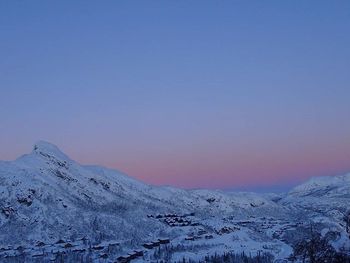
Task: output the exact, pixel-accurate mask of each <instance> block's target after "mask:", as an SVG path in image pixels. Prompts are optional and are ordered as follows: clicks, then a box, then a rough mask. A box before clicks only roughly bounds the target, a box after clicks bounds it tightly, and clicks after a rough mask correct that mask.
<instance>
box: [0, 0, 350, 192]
mask: <svg viewBox="0 0 350 263" xmlns="http://www.w3.org/2000/svg"><path fill="white" fill-rule="evenodd" d="M0 31H1V35H0V57H1V60H0V91H1V96H0V120H1V133H0V135H1V136H0V144H1V146H2V147H1V149H0V159H5V160H8V159H14V158H15V157H16V156H18V155H20V154H21V153H24V152H28V151H29V150H30V148H31V146H32V144H33V143H34V142H35V141H37V140H40V139H44V140H48V141H51V142H53V143H55V144H57V145H58V146H60V147H61V148H62V149H63V150H65V151H66V152H67V153H68V154H69V155H71V156H72V157H73V158H74V159H77V160H78V161H80V162H82V163H99V164H103V165H106V166H109V167H115V168H119V169H121V170H124V171H125V172H127V173H129V174H130V175H132V176H135V177H137V178H139V179H142V180H144V181H146V182H149V183H154V184H172V185H176V186H182V187H218V188H224V187H227V188H228V187H242V186H243V187H246V186H249V187H250V186H252V187H256V186H260V185H266V184H273V185H276V184H283V185H284V184H287V185H289V184H294V183H296V182H299V181H302V180H305V179H306V178H308V177H310V176H314V175H332V174H337V173H342V172H345V171H347V170H350V163H349V157H350V122H349V121H348V119H349V118H348V116H349V113H350V104H349V98H350V88H349V83H350V74H349V69H350V49H349V46H350V34H349V31H350V2H349V1H336V2H333V1H103V2H100V1H74V2H73V1H59V2H53V1H50V2H48V1H35V2H29V1H28V2H24V1H2V2H1V3H0Z"/></svg>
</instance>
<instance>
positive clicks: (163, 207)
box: [0, 142, 350, 262]
mask: <svg viewBox="0 0 350 263" xmlns="http://www.w3.org/2000/svg"><path fill="white" fill-rule="evenodd" d="M349 194H350V175H344V176H337V177H326V178H314V179H312V180H310V181H309V182H306V183H305V184H302V185H300V186H298V187H296V188H294V189H293V190H292V191H291V192H289V193H288V194H286V195H281V197H280V198H268V197H267V195H260V194H255V193H239V192H222V191H209V190H191V191H189V190H188V191H187V190H182V189H177V188H173V187H154V186H150V185H147V184H145V183H143V182H140V181H138V180H135V179H132V178H131V177H128V176H127V175H124V174H122V173H120V172H118V171H115V170H112V169H108V168H104V167H99V166H86V165H80V164H79V163H77V162H75V161H73V160H72V159H70V158H69V157H68V156H67V155H66V154H64V153H62V152H61V151H60V150H59V149H58V148H57V147H56V146H55V145H52V144H50V143H47V142H38V143H36V144H35V146H34V149H33V151H32V152H31V153H29V154H26V155H23V156H21V157H20V158H18V159H17V160H15V161H10V162H3V161H1V162H0V245H1V246H8V245H12V246H18V245H21V246H24V247H28V246H29V247H30V246H32V247H35V246H36V244H37V243H38V242H43V243H45V244H55V242H57V240H59V239H63V240H70V242H75V241H76V240H79V239H81V238H82V237H85V238H86V239H87V240H89V244H90V247H91V245H93V244H102V243H103V242H112V241H113V242H115V241H117V242H118V243H120V244H121V245H120V248H119V250H116V251H115V253H116V254H115V256H117V255H118V254H122V253H125V252H127V251H128V250H132V249H139V248H140V247H141V248H142V244H144V243H145V242H150V241H154V240H157V239H158V238H165V237H166V238H169V239H170V240H172V242H171V244H172V245H174V246H175V245H177V244H181V246H184V244H185V246H188V247H191V249H195V250H196V251H197V252H196V253H194V254H193V253H192V254H191V253H190V252H188V251H187V252H186V253H189V255H191V258H198V259H200V258H202V257H203V256H204V255H207V254H208V253H209V254H210V253H216V252H218V253H221V252H222V253H223V252H225V251H250V252H253V253H258V252H259V251H265V252H269V253H272V254H274V255H275V257H276V258H284V257H286V256H288V255H289V254H290V252H291V246H292V244H293V242H295V240H297V239H298V238H300V237H301V236H302V234H303V233H304V232H305V229H307V228H308V223H309V222H315V223H317V224H318V226H319V228H320V229H321V230H322V229H328V230H324V231H326V232H327V231H336V232H337V233H338V232H339V233H340V237H339V238H338V239H337V240H334V242H338V243H337V244H338V245H339V246H343V245H344V244H345V245H346V244H347V242H348V239H346V238H344V237H346V233H345V228H344V224H343V221H342V220H343V217H344V214H346V213H347V211H348V209H349V208H348V203H349ZM55 249H56V248H55ZM84 249H85V248H84ZM90 249H91V248H90ZM6 251H7V252H6ZM6 251H5V252H1V247H0V258H1V257H2V256H3V255H7V256H8V253H10V252H8V251H11V250H6ZM35 251H36V250H35V249H32V250H31V252H28V253H29V255H30V253H34V252H35ZM1 253H3V254H1ZM6 253H7V254H6ZM40 253H41V252H40ZM109 253H110V251H109ZM174 257H181V253H180V254H179V253H177V254H176V255H174ZM147 258H148V259H150V256H147V257H146V258H144V260H146V259H147ZM26 261H27V259H26ZM104 262H105V261H104ZM111 262H112V261H111Z"/></svg>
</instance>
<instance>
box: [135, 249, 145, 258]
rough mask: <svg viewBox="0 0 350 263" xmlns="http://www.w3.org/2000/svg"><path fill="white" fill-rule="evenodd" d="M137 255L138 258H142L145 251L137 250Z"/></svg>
mask: <svg viewBox="0 0 350 263" xmlns="http://www.w3.org/2000/svg"><path fill="white" fill-rule="evenodd" d="M135 254H136V255H137V256H138V257H142V256H143V251H142V250H135Z"/></svg>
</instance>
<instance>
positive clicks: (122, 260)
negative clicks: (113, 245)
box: [116, 256, 131, 263]
mask: <svg viewBox="0 0 350 263" xmlns="http://www.w3.org/2000/svg"><path fill="white" fill-rule="evenodd" d="M130 260H131V259H130V258H129V256H120V257H118V258H117V261H116V263H128V262H130Z"/></svg>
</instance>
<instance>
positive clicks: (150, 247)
mask: <svg viewBox="0 0 350 263" xmlns="http://www.w3.org/2000/svg"><path fill="white" fill-rule="evenodd" d="M142 246H143V247H144V248H147V249H152V248H153V247H154V246H153V243H146V244H143V245H142Z"/></svg>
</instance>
